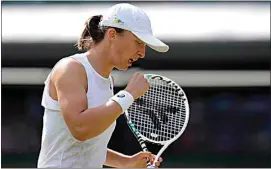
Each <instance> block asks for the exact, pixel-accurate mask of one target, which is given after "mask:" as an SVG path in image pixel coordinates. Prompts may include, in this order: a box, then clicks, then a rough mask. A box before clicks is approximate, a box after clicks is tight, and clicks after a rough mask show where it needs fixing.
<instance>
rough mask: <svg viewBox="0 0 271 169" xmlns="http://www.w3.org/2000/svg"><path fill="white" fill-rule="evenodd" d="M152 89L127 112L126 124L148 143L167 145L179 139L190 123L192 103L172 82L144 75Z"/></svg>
mask: <svg viewBox="0 0 271 169" xmlns="http://www.w3.org/2000/svg"><path fill="white" fill-rule="evenodd" d="M144 76H145V78H146V79H147V80H148V82H149V84H150V89H149V90H148V91H147V92H146V93H145V94H144V95H143V96H141V97H140V98H138V99H136V100H135V101H134V103H133V104H132V105H131V106H130V107H129V109H128V110H126V111H125V116H126V120H127V121H128V123H130V124H133V127H134V128H136V130H137V132H138V134H140V136H141V137H142V138H143V139H144V140H145V141H148V142H151V143H156V144H161V145H165V144H167V143H169V142H173V141H175V140H176V139H177V138H179V137H180V136H181V135H182V134H183V132H184V131H185V129H186V126H187V124H188V120H189V103H188V99H187V96H186V94H185V92H184V91H183V89H182V88H181V87H180V86H179V85H178V84H177V83H176V82H175V81H173V80H171V79H169V78H167V77H165V76H161V75H157V74H144Z"/></svg>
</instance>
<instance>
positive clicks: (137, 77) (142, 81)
mask: <svg viewBox="0 0 271 169" xmlns="http://www.w3.org/2000/svg"><path fill="white" fill-rule="evenodd" d="M149 88H150V84H149V82H148V80H147V79H146V78H145V77H144V75H143V74H141V73H139V72H136V73H134V74H133V75H132V77H131V79H130V80H129V82H128V85H127V87H126V88H125V89H124V90H126V91H127V92H129V93H131V95H132V96H133V97H134V99H137V98H139V97H141V96H143V95H144V94H145V93H146V92H147V91H148V90H149Z"/></svg>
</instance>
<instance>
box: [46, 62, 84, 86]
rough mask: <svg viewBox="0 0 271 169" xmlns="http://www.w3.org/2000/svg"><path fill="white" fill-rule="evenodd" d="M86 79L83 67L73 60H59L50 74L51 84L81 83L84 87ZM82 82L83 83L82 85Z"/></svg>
mask: <svg viewBox="0 0 271 169" xmlns="http://www.w3.org/2000/svg"><path fill="white" fill-rule="evenodd" d="M85 79H86V72H85V69H84V67H83V65H82V64H81V63H80V62H78V61H77V60H75V59H73V58H69V57H67V58H63V59H61V60H60V61H59V62H58V63H57V64H56V65H55V68H54V71H53V72H52V78H51V80H52V81H53V83H59V82H64V83H66V82H69V83H76V82H77V83H81V84H82V85H84V83H86V82H85ZM82 82H83V83H82Z"/></svg>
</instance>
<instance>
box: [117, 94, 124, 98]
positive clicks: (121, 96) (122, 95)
mask: <svg viewBox="0 0 271 169" xmlns="http://www.w3.org/2000/svg"><path fill="white" fill-rule="evenodd" d="M117 97H119V98H123V97H125V95H124V94H118V95H117Z"/></svg>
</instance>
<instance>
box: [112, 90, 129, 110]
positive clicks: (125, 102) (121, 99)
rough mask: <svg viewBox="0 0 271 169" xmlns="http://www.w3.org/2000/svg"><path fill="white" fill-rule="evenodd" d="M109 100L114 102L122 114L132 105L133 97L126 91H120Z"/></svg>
mask: <svg viewBox="0 0 271 169" xmlns="http://www.w3.org/2000/svg"><path fill="white" fill-rule="evenodd" d="M110 99H111V100H114V101H115V102H117V103H118V104H119V105H120V107H121V109H122V114H123V113H124V112H125V111H126V110H127V109H128V108H129V107H130V106H131V105H132V104H133V102H134V97H133V96H132V95H131V94H130V93H129V92H127V91H125V90H121V91H119V92H118V93H117V94H115V95H114V96H113V97H111V98H110Z"/></svg>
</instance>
